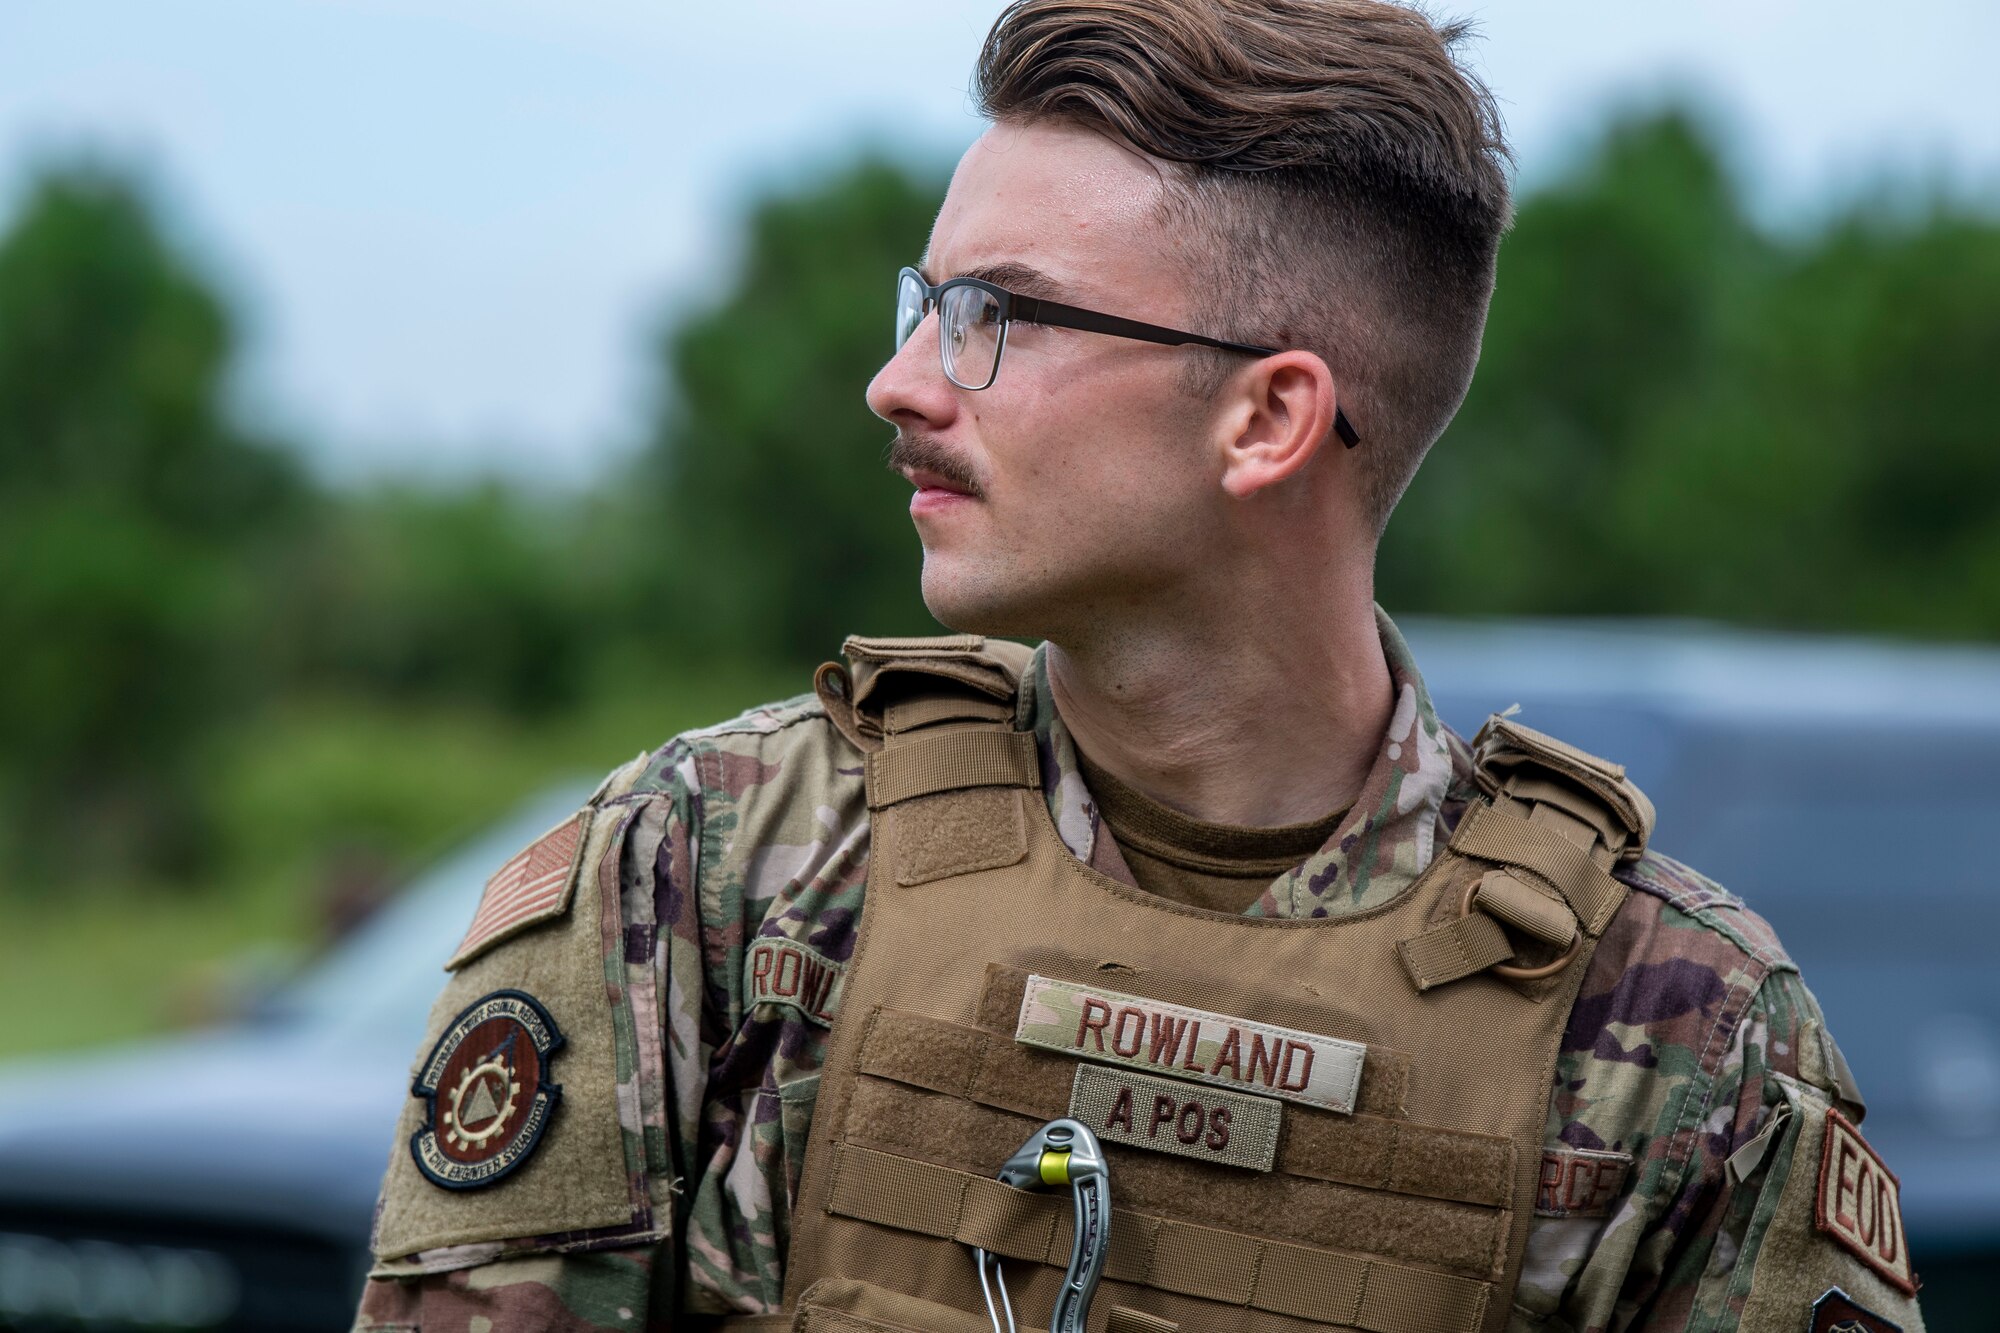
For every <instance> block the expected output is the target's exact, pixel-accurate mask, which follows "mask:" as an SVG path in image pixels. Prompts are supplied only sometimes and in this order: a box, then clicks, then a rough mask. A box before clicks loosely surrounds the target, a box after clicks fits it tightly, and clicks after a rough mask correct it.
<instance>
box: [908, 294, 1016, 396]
mask: <svg viewBox="0 0 2000 1333" xmlns="http://www.w3.org/2000/svg"><path fill="white" fill-rule="evenodd" d="M938 305H939V310H938V353H939V356H940V358H941V359H942V361H943V363H944V373H945V375H946V376H947V377H948V378H949V379H950V380H951V382H952V383H953V384H956V385H958V386H959V387H960V388H961V389H984V388H986V387H987V386H988V385H990V384H992V383H993V376H994V371H995V370H996V369H997V368H998V366H999V363H1000V342H1001V336H1002V332H1003V329H1004V322H1003V321H1002V320H1001V318H1000V302H999V300H998V298H996V297H995V296H994V295H993V294H992V293H991V292H987V291H982V290H981V289H980V288H978V287H971V286H964V287H953V288H950V289H949V290H947V291H946V292H945V293H944V295H943V296H942V297H941V298H939V302H938ZM924 313H925V312H924V287H923V284H922V283H920V282H919V281H917V279H915V278H914V277H911V276H910V275H909V274H904V275H903V276H902V277H901V278H899V279H898V280H897V283H896V347H897V350H899V351H900V350H901V349H902V346H903V344H904V343H906V342H908V341H909V339H910V335H911V334H912V333H915V332H916V330H917V326H918V325H919V324H921V323H923V320H924Z"/></svg>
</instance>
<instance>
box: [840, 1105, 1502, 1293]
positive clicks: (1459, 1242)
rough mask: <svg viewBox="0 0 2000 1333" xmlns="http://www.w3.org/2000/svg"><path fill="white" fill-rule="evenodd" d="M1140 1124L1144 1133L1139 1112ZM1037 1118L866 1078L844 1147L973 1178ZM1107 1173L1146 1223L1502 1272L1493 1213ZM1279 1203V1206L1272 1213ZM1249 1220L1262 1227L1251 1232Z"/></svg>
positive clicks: (1183, 1167) (1299, 1185)
mask: <svg viewBox="0 0 2000 1333" xmlns="http://www.w3.org/2000/svg"><path fill="white" fill-rule="evenodd" d="M1138 1116H1139V1120H1140V1124H1141V1125H1142V1126H1143V1124H1144V1122H1145V1118H1146V1113H1145V1110H1144V1108H1143V1107H1141V1108H1138ZM1044 1119H1045V1118H1044V1117H1042V1116H1026V1115H1015V1114H1013V1113H1011V1112H1008V1111H995V1110H992V1109H990V1108H988V1107H984V1106H980V1105H978V1104H976V1103H974V1102H967V1101H960V1100H958V1099H956V1098H953V1097H948V1096H943V1095H940V1094H938V1093H934V1092H923V1091H920V1090H918V1089H916V1088H911V1087H905V1086H904V1085H903V1084H900V1083H891V1082H888V1081H887V1080H883V1079H864V1080H862V1081H861V1082H860V1083H858V1084H857V1085H856V1086H855V1090H854V1104H853V1114H852V1116H851V1117H850V1118H849V1120H848V1124H847V1133H846V1135H845V1137H844V1139H843V1141H844V1142H846V1143H850V1144H853V1145H854V1146H856V1147H860V1148H870V1149H873V1150H875V1151H877V1152H886V1153H893V1154H895V1155H896V1156H898V1157H908V1158H913V1159H915V1160H917V1161H920V1162H929V1163H931V1164H932V1165H933V1166H943V1167H950V1168H952V1169H954V1170H966V1171H972V1172H974V1173H976V1174H982V1175H983V1174H988V1171H987V1164H988V1163H989V1162H996V1161H999V1162H1004V1161H1006V1160H1007V1157H1008V1154H1010V1153H1012V1152H1013V1151H1014V1149H1016V1148H1018V1147H1019V1146H1020V1145H1021V1141H1022V1140H1023V1139H1025V1138H1027V1137H1028V1135H1030V1134H1032V1133H1034V1132H1035V1130H1037V1129H1038V1128H1040V1127H1041V1125H1042V1124H1043V1122H1044ZM1169 1132H1171V1131H1169ZM1296 1155H1297V1154H1296V1153H1294V1156H1296ZM1111 1174H1112V1177H1113V1179H1114V1180H1115V1181H1116V1182H1117V1184H1116V1187H1115V1191H1116V1194H1115V1197H1116V1198H1117V1200H1118V1202H1119V1203H1120V1204H1121V1205H1122V1206H1124V1207H1127V1208H1131V1209H1133V1210H1135V1211H1137V1212H1143V1213H1146V1214H1148V1215H1149V1216H1158V1217H1163V1218H1170V1219H1177V1220H1179V1221H1183V1222H1194V1223H1199V1224H1202V1225H1232V1224H1233V1225H1235V1226H1236V1227H1237V1228H1238V1229H1241V1230H1246V1231H1255V1232H1256V1233H1257V1234H1258V1235H1260V1236H1263V1237H1264V1238H1265V1239H1267V1240H1279V1241H1286V1242H1294V1243H1298V1244H1302V1245H1314V1244H1340V1238H1342V1237H1354V1238H1356V1239H1355V1241H1354V1242H1353V1243H1352V1244H1343V1245H1341V1248H1353V1249H1359V1250H1362V1251H1365V1252H1366V1253H1368V1254H1371V1255H1373V1256H1375V1257H1377V1258H1381V1259H1393V1260H1395V1261H1396V1262H1398V1263H1412V1264H1419V1265H1422V1266H1424V1267H1427V1268H1438V1269H1442V1270H1445V1271H1447V1272H1452V1273H1456V1274H1458V1275H1460V1276H1461V1277H1470V1278H1480V1279H1485V1278H1489V1277H1491V1276H1493V1274H1494V1273H1495V1272H1497V1271H1498V1270H1499V1269H1500V1268H1501V1267H1502V1266H1503V1265H1504V1261H1505V1257H1506V1256H1505V1250H1506V1244H1507V1236H1508V1226H1509V1224H1510V1222H1511V1221H1512V1218H1511V1216H1510V1215H1509V1214H1508V1213H1507V1212H1506V1211H1505V1210H1504V1209H1500V1208H1494V1207H1488V1206H1484V1205H1477V1204H1464V1203H1455V1202H1452V1201H1450V1200H1441V1199H1426V1198H1419V1197H1417V1196H1415V1195H1411V1194H1399V1193H1394V1192H1392V1191H1388V1190H1375V1189H1368V1188H1366V1187H1362V1186H1355V1185H1342V1184H1337V1183H1335V1182H1332V1181H1326V1180H1316V1179H1313V1178H1311V1177H1309V1176H1297V1177H1294V1178H1291V1179H1287V1178H1286V1177H1285V1175H1283V1174H1280V1175H1279V1176H1276V1177H1273V1176H1269V1175H1265V1174H1263V1173H1260V1172H1254V1171H1247V1170H1244V1169H1241V1168H1238V1167H1231V1166H1223V1165H1219V1164H1217V1163H1216V1162H1214V1161H1207V1162H1192V1161H1189V1160H1188V1159H1187V1158H1185V1157H1176V1156H1171V1155H1169V1154H1166V1153H1150V1152H1132V1153H1128V1154H1126V1155H1125V1156H1123V1157H1118V1158H1115V1159H1114V1160H1113V1162H1112V1165H1111ZM1279 1199H1281V1200H1282V1203H1281V1204H1278V1205H1277V1206H1275V1207H1274V1206H1273V1204H1274V1203H1275V1202H1276V1201H1277V1200H1279ZM1248 1218H1259V1219H1260V1220H1259V1221H1257V1222H1256V1223H1254V1224H1250V1223H1246V1220H1245V1219H1248ZM1361 1237H1366V1240H1365V1241H1362V1240H1360V1239H1359V1238H1361Z"/></svg>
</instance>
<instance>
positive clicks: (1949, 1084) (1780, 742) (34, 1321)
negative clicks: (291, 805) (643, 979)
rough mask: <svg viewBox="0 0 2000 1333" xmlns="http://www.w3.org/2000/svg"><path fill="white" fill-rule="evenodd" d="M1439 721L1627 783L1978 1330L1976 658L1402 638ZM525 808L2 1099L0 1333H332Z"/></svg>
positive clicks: (1640, 642) (1995, 740)
mask: <svg viewBox="0 0 2000 1333" xmlns="http://www.w3.org/2000/svg"><path fill="white" fill-rule="evenodd" d="M1404 629H1405V631H1406V633H1407V634H1408V636H1409V639H1410V642H1411V645H1412V647H1413V648H1414V650H1415V652H1416V655H1417V660H1418V661H1419V662H1420V663H1421V664H1422V666H1423V668H1424V671H1425V674H1426V678H1427V679H1428V681H1429V683H1430V686H1431V689H1432V692H1433V694H1434V695H1435V697H1436V701H1437V704H1438V708H1439V711H1440V713H1441V714H1442V715H1443V716H1444V718H1445V720H1446V721H1448V722H1450V723H1451V724H1452V725H1453V726H1454V727H1457V728H1459V729H1460V730H1461V731H1463V732H1464V733H1466V734H1468V735H1470V733H1471V732H1472V731H1474V730H1475V729H1477V727H1478V726H1479V723H1480V722H1481V720H1482V719H1483V718H1484V717H1485V715H1486V714H1487V713H1489V712H1492V711H1496V710H1498V709H1502V708H1505V707H1506V706H1508V705H1510V704H1517V703H1518V704H1519V705H1521V708H1522V713H1521V720H1522V721H1524V722H1526V723H1528V724H1529V725H1531V726H1535V727H1538V728H1540V729H1542V730H1544V731H1548V732H1551V733H1553V734H1555V735H1558V736H1561V737H1562V738H1564V739H1566V740H1568V741H1571V742H1573V743H1574V744H1577V745H1580V746H1582V747H1584V748H1585V749H1588V750H1592V751H1594V752H1596V753H1599V754H1602V755H1605V756H1607V757H1609V758H1613V759H1616V760H1618V761H1620V762H1622V763H1624V764H1625V765H1626V766H1627V768H1628V769H1629V770H1630V772H1631V774H1632V777H1633V778H1634V780H1635V781H1637V782H1638V783H1639V785H1640V786H1642V787H1644V788H1645V789H1646V790H1647V791H1648V792H1649V793H1650V794H1651V795H1652V797H1653V799H1654V801H1655V803H1656V804H1657V805H1658V807H1659V809H1660V812H1661V818H1660V825H1659V829H1658V831H1657V833H1656V835H1655V838H1654V845H1655V846H1656V847H1658V848H1659V849H1660V850H1661V851H1664V852H1666V853H1668V854H1669V855H1672V856H1675V857H1678V858H1679V859H1681V860H1684V861H1687V862H1688V863H1690V864H1691V865H1693V866H1694V867H1696V868H1697V869H1699V870H1701V871H1703V872H1704V873H1706V874H1708V875H1710V876H1712V877H1713V878H1715V879H1717V880H1719V881H1721V882H1722V883H1723V884H1724V885H1725V886H1726V887H1728V888H1730V889H1732V890H1733V891H1735V892H1736V893H1738V894H1740V895H1741V896H1743V897H1744V898H1745V899H1747V900H1748V902H1749V903H1750V905H1751V906H1752V907H1753V908H1755V909H1756V910H1757V911H1759V912H1761V913H1762V914H1763V915H1764V916H1766V917H1767V918H1769V919H1770V920H1771V922H1772V923H1773V924H1774V925H1775V926H1776V927H1777V929H1778V932H1779V934H1780V936H1781V937H1782V938H1783V939H1784V941H1785V943H1786V945H1787V946H1788V947H1789V949H1790V950H1791V952H1792V954H1793V956H1794V957H1795V958H1796V959H1797V960H1798V962H1799V965H1800V967H1801V968H1802V969H1803V970H1804V973H1805V976H1806V979H1807V981H1808V982H1809V983H1810V984H1811V986H1812V987H1813V990H1814V991H1815V993H1816V994H1817V995H1818V996H1819V998H1820V1001H1821V1003H1822V1004H1823V1005H1824V1007H1825V1009H1826V1011H1827V1016H1828V1019H1829V1021H1830V1022H1831V1024H1832V1027H1833V1031H1834V1033H1835V1034H1836V1035H1837V1037H1838V1038H1839V1040H1840V1043H1841V1046H1842V1049H1843V1050H1844V1051H1845V1053H1846V1055H1847V1057H1848V1060H1849V1062H1850V1063H1851V1064H1852V1065H1853V1067H1854V1070H1855V1072H1856V1075H1857V1077H1858V1079H1859V1081H1860V1084H1861V1088H1862V1091H1863V1093H1864V1095H1865V1096H1866V1097H1867V1100H1868V1116H1867V1120H1866V1126H1865V1128H1866V1133H1867V1135H1868V1137H1869V1140H1870V1141H1871V1142H1872V1143H1873V1144H1874V1145H1875V1146H1876V1147H1877V1148H1878V1149H1879V1150H1880V1151H1881V1152H1882V1154H1883V1156H1884V1157H1885V1158H1886V1159H1887V1160H1888V1162H1889V1163H1890V1165H1891V1166H1892V1168H1894V1169H1895V1170H1896V1171H1897V1172H1898V1173H1899V1174H1900V1175H1901V1177H1902V1182H1903V1204H1904V1209H1905V1211H1906V1214H1907V1217H1906V1220H1907V1223H1908V1227H1909V1232H1910V1237H1911V1246H1912V1250H1913V1252H1914V1254H1915V1256H1916V1259H1917V1270H1918V1272H1919V1274H1920V1275H1921V1276H1922V1277H1923V1279H1924V1282H1925V1290H1924V1302H1925V1310H1926V1315H1927V1319H1928V1322H1929V1323H1930V1326H1931V1327H1933V1328H1938V1329H1972V1328H1991V1327H1995V1324H1994V1311H1995V1309H1996V1308H2000V1303H1996V1297H2000V974H1996V970H1995V968H1994V966H1993V964H1992V961H1991V957H1992V952H1993V948H1994V944H1993V942H1994V941H1995V940H2000V898H1996V896H1995V895H1994V894H1992V893H1991V892H1990V891H1989V884H1990V881H1991V875H1990V874H1987V873H1984V872H1985V869H1986V867H1987V866H1988V864H1989V863H1990V860H1991V853H1989V852H1987V850H1986V848H1985V847H1984V846H1983V845H1981V840H1982V839H1983V837H1984V834H1985V832H1986V828H1987V825H1986V824H1985V817H1987V816H1988V815H1989V814H1990V812H1992V811H1994V810H2000V763H1996V761H1995V753H1994V752H1995V751H1996V749H2000V652H1996V651H1992V650H1981V649H1954V648H1935V647H1901V646H1894V645H1887V644H1882V643H1877V642H1869V641H1853V640H1837V639H1828V638H1820V637H1812V638H1808V637H1793V636H1783V635H1773V634H1756V633H1745V632H1735V631H1725V630H1718V629H1715V628H1712V627H1709V626H1702V625H1690V624H1672V623H1667V624H1663V623H1658V622H1653V623H1631V624H1620V623H1607V622H1594V623H1589V624H1580V623H1574V622H1572V623H1547V624H1542V623H1533V622H1525V623H1524V622H1507V623H1501V622H1495V623H1492V624H1480V623H1468V622H1461V621H1425V620H1417V619H1412V620H1410V621H1408V622H1406V623H1405V624H1404ZM583 795H584V792H583V790H581V789H579V788H566V789H562V790H559V791H554V792H551V793H549V794H548V795H547V796H546V797H545V798H544V799H542V800H539V801H537V802H536V803H534V804H533V806H532V807H530V808H528V809H525V810H523V811H522V812H521V813H520V814H519V815H517V816H516V817H514V818H512V819H510V820H508V821H507V822H506V823H505V824H503V825H501V826H500V827H498V828H496V829H495V830H494V831H493V832H492V833H491V834H490V835H489V836H487V837H484V838H482V839H481V840H480V841H479V842H478V843H477V844H476V845H474V846H472V847H469V848H467V849H466V850H465V851H464V852H462V853H461V854H459V855H458V856H455V857H454V858H452V859H451V860H450V861H449V862H447V863H446V864H444V865H442V866H440V867H439V868H438V869H437V870H436V871H435V872H433V873H432V874H431V875H429V876H427V877H426V878H424V879H423V880H422V881H420V882H419V883H418V884H417V885H416V886H414V887H413V888H412V890H411V891H410V892H409V893H408V894H406V895H405V896H404V897H403V898H402V899H401V900H400V901H399V902H398V903H396V904H395V905H394V906H393V907H391V908H390V909H388V910H386V911H384V912H383V913H381V914H379V915H378V916H377V917H376V918H374V919H373V920H372V921H370V922H369V923H368V924H367V925H366V926H365V927H363V929H362V930H360V931H359V932H357V934H356V935H355V936H354V937H353V938H352V939H351V940H350V941H349V942H348V943H347V944H346V945H345V946H343V947H342V948H341V949H340V950H339V951H338V952H336V953H335V954H333V955H332V956H330V957H329V958H328V959H327V960H326V961H325V962H323V963H322V964H321V965H320V966H319V967H318V968H316V969H314V970H313V971H312V972H310V973H309V974H308V975H307V976H305V977H304V978H303V979H302V980H301V981H300V982H299V983H297V984H296V985H295V986H293V987H292V988H290V989H289V990H287V991H285V992H283V993H281V994H280V995H278V996H277V997H275V998H274V1000H273V1001H272V1003H271V1004H270V1005H268V1006H267V1008H266V1011H265V1012H263V1013H261V1014H260V1015H259V1016H258V1018H257V1019H256V1020H255V1021H251V1022H246V1023H243V1024H240V1025H237V1026H234V1027H230V1028H227V1029H223V1030H218V1031H214V1032H209V1033H204V1034H199V1035H193V1036H187V1037H176V1038H172V1039H168V1040H162V1041H158V1042H152V1043H147V1044H144V1045H140V1046H135V1047H131V1048H127V1049H124V1050H121V1051H111V1052H104V1053H97V1054H91V1055H86V1056H77V1057H71V1058H68V1059H63V1060H47V1061H38V1062H34V1063H30V1064H19V1065H15V1066H11V1067H9V1068H6V1069H4V1070H0V1326H4V1327H11V1328H20V1329H39V1328H58V1327H62V1328H68V1327H84V1326H87V1327H91V1328H121V1327H140V1326H144V1327H155V1328H230V1329H261V1328H288V1329H322V1328H324V1329H341V1328H345V1327H346V1325H347V1321H348V1318H349V1315H350V1313H351V1311H352V1307H353V1303H354V1300H355V1298H356V1294H357V1290H358V1285H359V1283H360V1280H361V1275H362V1273H363V1271H364V1270H365V1266H366V1258H365V1246H366V1239H367V1234H368V1225H369V1217H370V1212H371V1208H372V1204H373V1200H374V1194H375V1189H376V1184H377V1182H378V1180H379V1178H380V1176H381V1171H382V1165H383V1160H384V1156H385V1153H386V1152H387V1150H388V1148H389V1139H390V1135H391V1129H392V1125H393V1121H394V1118H395V1116H396V1114H397V1112H398V1110H399V1108H400V1105H401V1102H402V1099H403V1097H404V1096H406V1095H407V1092H406V1084H407V1076H408V1068H409V1064H410V1062H411V1060H412V1058H413V1056H414V1055H415V1053H416V1048H417V1046H418V1043H419V1042H420V1041H421V1040H422V1025H423V1019H424V1015H425V1013H426V1012H427V1010H428V1007H429V1004H430V1001H431V999H432V998H433V996H434V995H435V993H436V991H437V990H438V988H439V987H440V985H441V984H442V981H443V976H442V974H441V973H440V971H439V967H440V965H441V963H442V960H443V958H444V957H445V955H446V953H447V952H448V951H449V949H450V948H451V946H452V944H453V943H454V942H455V941H456V939H457V937H458V934H459V933H460V931H461V930H462V929H463V927H464V924H465V922H466V920H467V919H468V918H469V917H470V914H471V910H472V905H473V902H474V901H475V899H476V897H477V895H478V892H479V888H480V885H481V884H482V882H483V880H484V878H485V876H486V875H487V874H488V873H490V872H491V870H492V869H493V868H494V867H495V866H497V865H499V864H500V863H501V862H502V861H504V860H505V859H506V858H507V857H508V856H509V855H511V854H512V853H513V852H515V851H517V850H518V849H519V848H520V847H521V846H522V845H524V844H526V843H527V842H528V841H529V840H530V839H532V838H533V837H534V836H535V835H536V834H538V833H540V832H541V831H542V830H543V829H545V828H546V827H547V826H548V825H549V824H551V823H553V822H554V821H555V820H556V819H558V818H560V817H561V815H562V814H563V813H564V812H565V811H567V810H569V809H572V808H574V807H575V806H576V805H577V804H578V803H579V802H580V801H581V799H582V797H583Z"/></svg>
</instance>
